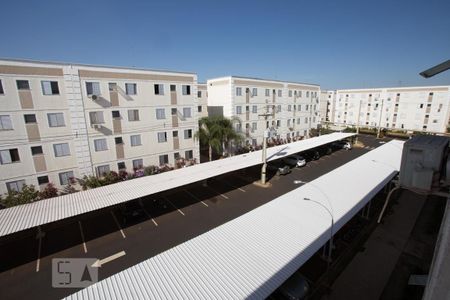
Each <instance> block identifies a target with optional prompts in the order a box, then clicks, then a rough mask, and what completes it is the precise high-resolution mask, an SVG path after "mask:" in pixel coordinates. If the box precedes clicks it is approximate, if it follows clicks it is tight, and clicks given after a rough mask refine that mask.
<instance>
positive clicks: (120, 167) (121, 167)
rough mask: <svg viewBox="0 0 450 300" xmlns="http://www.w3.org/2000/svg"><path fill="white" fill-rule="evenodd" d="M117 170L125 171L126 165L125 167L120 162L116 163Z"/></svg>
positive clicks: (123, 163)
mask: <svg viewBox="0 0 450 300" xmlns="http://www.w3.org/2000/svg"><path fill="white" fill-rule="evenodd" d="M117 168H118V169H119V170H125V169H126V168H127V167H126V165H125V162H123V161H121V162H118V163H117Z"/></svg>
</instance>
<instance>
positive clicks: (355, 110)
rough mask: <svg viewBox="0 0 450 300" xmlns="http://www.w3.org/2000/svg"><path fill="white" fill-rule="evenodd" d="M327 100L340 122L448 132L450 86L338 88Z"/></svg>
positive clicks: (331, 114)
mask: <svg viewBox="0 0 450 300" xmlns="http://www.w3.org/2000/svg"><path fill="white" fill-rule="evenodd" d="M324 101H325V100H324ZM327 101H328V102H329V110H330V112H329V121H330V122H331V123H334V124H338V125H352V126H353V125H357V124H359V125H360V126H361V127H378V126H379V125H381V127H382V128H387V129H393V130H406V131H425V132H431V133H445V132H447V127H448V124H449V116H450V86H424V87H398V88H377V89H352V90H337V91H335V92H334V93H332V92H331V93H330V94H329V97H327Z"/></svg>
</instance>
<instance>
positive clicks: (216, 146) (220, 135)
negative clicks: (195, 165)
mask: <svg viewBox="0 0 450 300" xmlns="http://www.w3.org/2000/svg"><path fill="white" fill-rule="evenodd" d="M236 121H237V122H239V123H240V120H239V119H236V118H233V119H228V118H225V117H222V116H213V117H203V118H201V119H200V120H199V130H198V132H196V133H195V138H197V139H199V140H200V143H201V144H202V145H208V148H209V149H208V150H209V161H211V160H212V151H213V150H214V151H216V152H219V151H220V150H222V154H223V155H225V152H226V151H225V150H226V149H228V152H229V153H231V151H230V150H231V149H230V148H231V143H232V142H234V143H239V142H241V141H243V140H244V137H243V136H242V134H241V133H239V132H236V130H235V129H234V127H233V124H234V123H235V122H236ZM221 148H222V149H221Z"/></svg>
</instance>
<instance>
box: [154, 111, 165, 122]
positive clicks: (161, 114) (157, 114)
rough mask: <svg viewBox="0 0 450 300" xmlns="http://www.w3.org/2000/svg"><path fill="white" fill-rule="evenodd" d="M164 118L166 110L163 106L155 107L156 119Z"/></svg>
mask: <svg viewBox="0 0 450 300" xmlns="http://www.w3.org/2000/svg"><path fill="white" fill-rule="evenodd" d="M165 118H166V110H165V109H164V108H157V109H156V119H157V120H164V119H165Z"/></svg>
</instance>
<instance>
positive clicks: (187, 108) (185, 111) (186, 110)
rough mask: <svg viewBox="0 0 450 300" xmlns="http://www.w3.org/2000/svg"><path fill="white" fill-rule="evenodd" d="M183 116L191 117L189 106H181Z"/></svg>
mask: <svg viewBox="0 0 450 300" xmlns="http://www.w3.org/2000/svg"><path fill="white" fill-rule="evenodd" d="M183 117H184V118H192V112H191V108H190V107H183Z"/></svg>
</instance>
